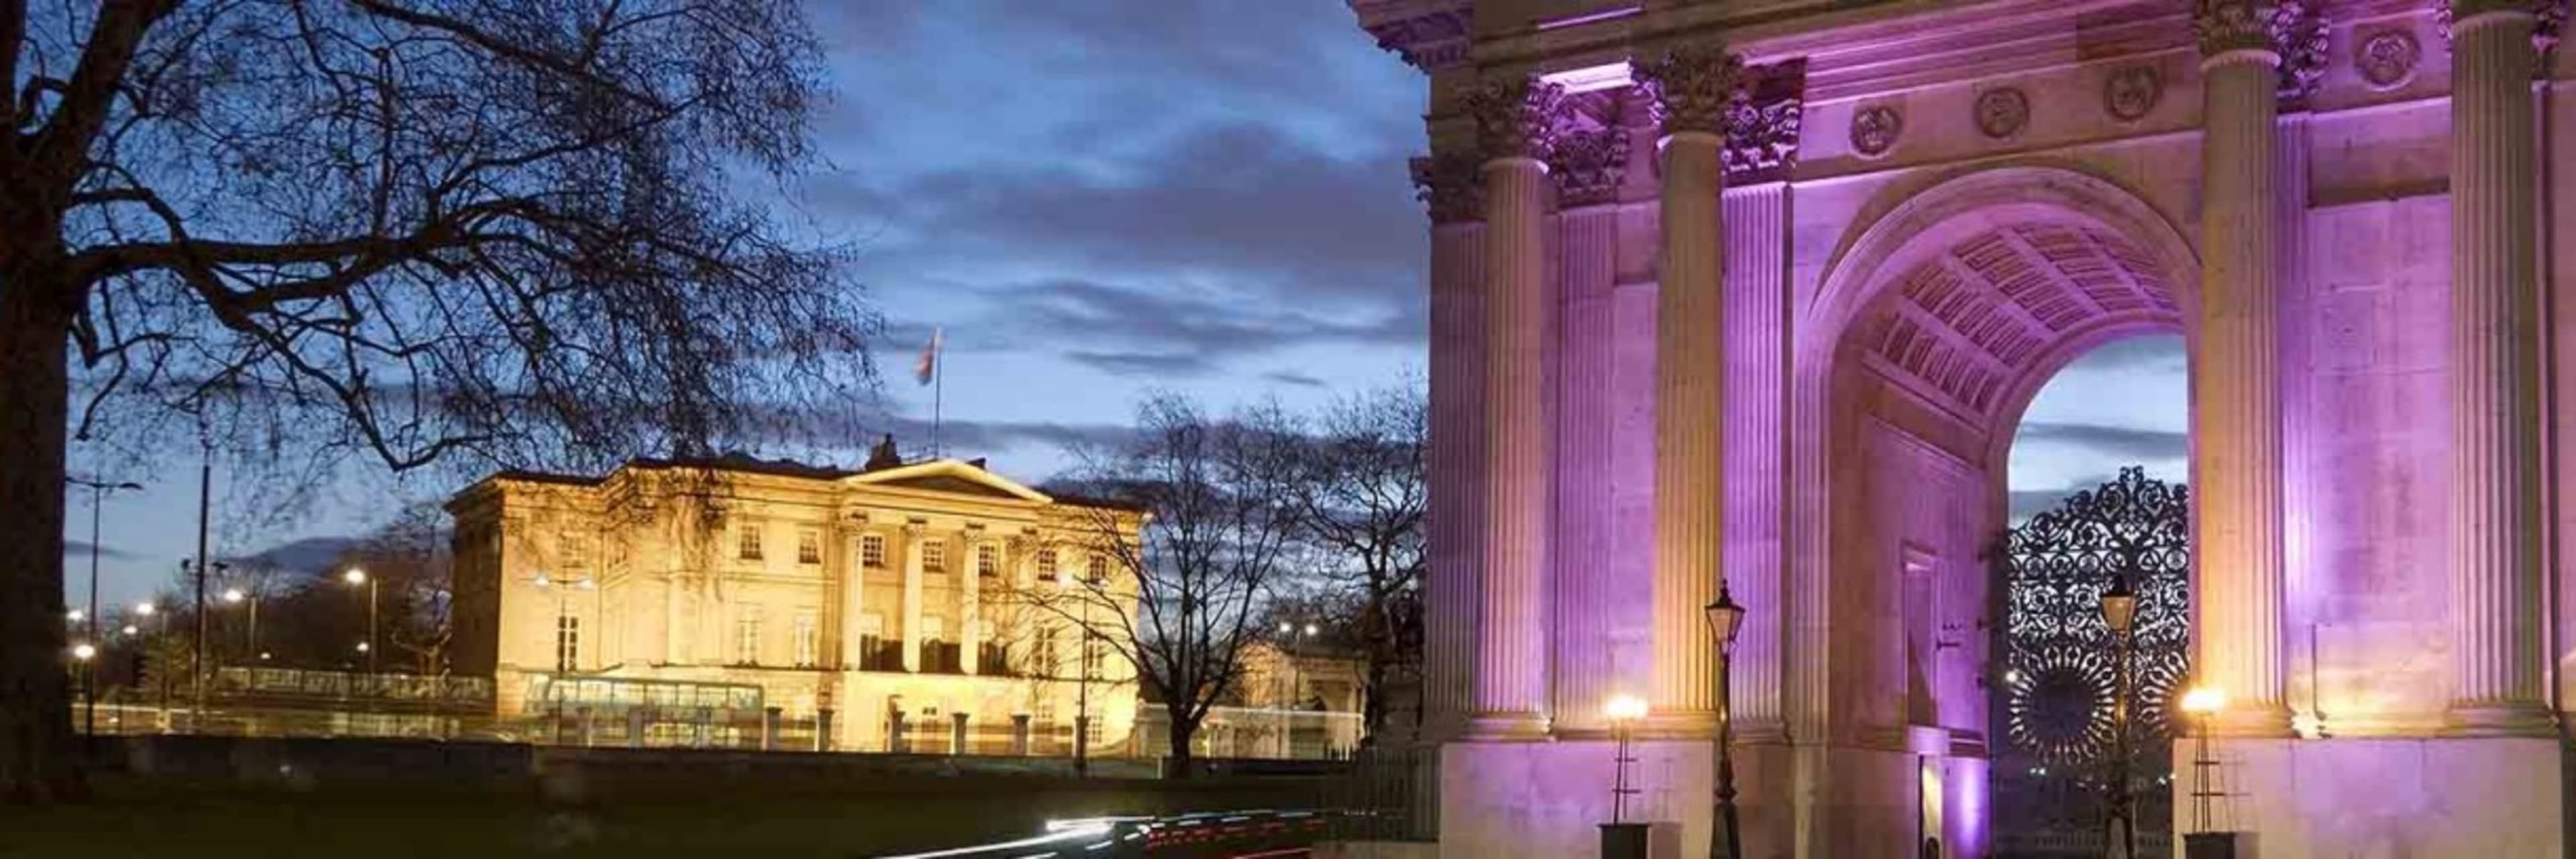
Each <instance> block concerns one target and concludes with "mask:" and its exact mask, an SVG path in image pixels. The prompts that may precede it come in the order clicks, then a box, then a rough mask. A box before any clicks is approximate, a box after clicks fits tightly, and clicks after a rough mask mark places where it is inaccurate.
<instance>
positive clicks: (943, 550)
mask: <svg viewBox="0 0 2576 859" xmlns="http://www.w3.org/2000/svg"><path fill="white" fill-rule="evenodd" d="M921 571H922V572H925V573H945V572H948V541H946V540H941V539H936V538H933V539H929V540H923V541H921Z"/></svg>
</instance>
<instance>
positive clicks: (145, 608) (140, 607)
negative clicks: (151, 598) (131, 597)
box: [134, 602, 160, 617]
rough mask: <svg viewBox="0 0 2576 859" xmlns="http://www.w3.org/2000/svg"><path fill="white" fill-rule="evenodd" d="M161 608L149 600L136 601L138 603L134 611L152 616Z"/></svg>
mask: <svg viewBox="0 0 2576 859" xmlns="http://www.w3.org/2000/svg"><path fill="white" fill-rule="evenodd" d="M159 610H160V608H159V607H158V606H155V605H153V604H151V603H148V602H147V603H136V604H135V606H134V613H135V614H139V615H142V616H144V617H151V616H152V613H153V612H155V611H159Z"/></svg>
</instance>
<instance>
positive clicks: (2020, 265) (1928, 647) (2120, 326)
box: [1783, 163, 2199, 831]
mask: <svg viewBox="0 0 2576 859" xmlns="http://www.w3.org/2000/svg"><path fill="white" fill-rule="evenodd" d="M1864 212H1865V215H1864V219H1863V220H1861V221H1859V222H1856V223H1855V224H1853V225H1852V226H1851V227H1850V228H1849V229H1848V231H1847V232H1846V234H1845V236H1844V238H1843V239H1842V240H1841V241H1840V242H1839V243H1838V244H1837V246H1836V249H1835V252H1834V253H1833V255H1832V256H1831V258H1830V259H1829V260H1828V262H1827V263H1826V265H1825V268H1824V272H1823V274H1822V276H1821V278H1820V281H1821V284H1820V288H1819V290H1818V292H1817V293H1816V295H1815V298H1814V300H1812V301H1810V302H1808V303H1806V304H1805V305H1804V306H1803V307H1802V308H1801V309H1800V311H1798V313H1797V314H1796V316H1795V318H1794V320H1793V321H1794V326H1793V331H1792V335H1791V336H1792V343H1791V357H1792V369H1791V385H1790V390H1791V392H1792V394H1791V397H1792V399H1791V403H1790V405H1791V420H1790V432H1789V438H1790V443H1791V446H1792V448H1791V466H1792V471H1791V474H1792V480H1791V483H1790V487H1791V488H1790V491H1791V497H1790V502H1791V504H1792V505H1793V506H1792V509H1793V510H1794V511H1795V518H1794V519H1793V521H1794V522H1796V523H1798V524H1797V526H1795V527H1796V528H1797V531H1796V533H1795V535H1794V543H1793V547H1792V552H1793V554H1792V558H1793V562H1792V563H1791V564H1790V567H1789V570H1788V571H1787V576H1786V578H1787V581H1784V582H1783V584H1784V586H1785V587H1784V591H1785V596H1786V599H1787V601H1788V603H1789V604H1788V606H1787V607H1786V608H1787V611H1788V614H1789V615H1790V618H1789V621H1790V628H1791V629H1792V630H1793V631H1792V632H1791V635H1792V636H1801V635H1804V636H1811V637H1808V638H1805V639H1803V640H1793V641H1792V642H1791V644H1790V647H1789V648H1788V649H1787V652H1788V654H1789V659H1791V660H1793V664H1792V665H1790V666H1789V670H1788V671H1787V672H1785V673H1786V674H1787V675H1788V676H1790V677H1793V678H1796V679H1795V680H1793V681H1791V685H1790V686H1789V688H1787V689H1784V693H1785V695H1786V697H1787V698H1788V700H1787V701H1784V704H1786V705H1787V706H1786V709H1787V711H1788V715H1789V719H1790V732H1791V734H1792V736H1798V737H1805V738H1815V739H1816V740H1820V741H1821V742H1822V743H1823V744H1825V745H1828V746H1837V747H1842V748H1843V749H1845V750H1846V751H1838V752H1836V753H1835V754H1838V755H1841V756H1843V757H1842V761H1841V763H1839V764H1837V767H1836V769H1837V770H1840V771H1857V770H1858V769H1868V768H1874V767H1890V768H1893V767H1898V766H1913V765H1916V764H1915V759H1914V758H1912V757H1909V756H1908V755H1906V754H1903V753H1902V752H1901V750H1903V749H1906V748H1909V747H1912V746H1915V745H1920V744H1923V743H1928V742H1938V739H1937V738H1938V735H1939V733H1940V731H1939V730H1937V729H1951V730H1956V731H1958V732H1962V733H1973V734H1974V735H1975V736H1978V737H1982V736H1983V735H1984V733H1985V731H1986V722H1987V719H1986V707H1987V701H1986V700H1985V696H1984V694H1983V692H1982V688H1981V686H1980V685H1978V683H1977V680H1978V679H1979V678H1978V677H1977V676H1976V674H1977V671H1978V670H1979V669H1981V668H1982V663H1983V660H1984V658H1985V654H1984V650H1985V644H1986V643H1985V641H1984V640H1983V638H1982V635H1980V634H1977V633H1974V632H1973V631H1972V630H1973V625H1972V624H1970V623H1968V621H1970V620H1973V619H1975V618H1978V617H1981V614H1982V609H1983V602H1984V599H1985V597H1986V594H1985V589H1986V584H1985V577H1984V575H1983V574H1982V573H1983V567H1982V561H1981V560H1980V554H1981V551H1982V549H1983V545H1982V544H1983V543H1984V542H1985V539H1986V538H1988V537H1990V536H1991V534H1990V533H1987V532H1991V531H1993V530H1995V529H1997V528H1999V527H2000V526H2001V525H2002V523H2003V521H2004V518H2005V507H2006V493H2005V488H2004V479H2003V478H2004V474H2003V471H2004V456H2005V453H2006V452H2007V451H2008V450H2009V448H2010V445H2011V442H2012V436H2013V434H2014V429H2015V427H2016V426H2017V425H2018V423H2019V421H2020V418H2021V415H2022V413H2023V411H2024V410H2026V409H2027V408H2028V406H2029V404H2030V401H2031V399H2032V398H2033V397H2034V396H2035V395H2036V394H2037V392H2038V390H2039V388H2040V387H2041V386H2042V385H2043V384H2045V383H2046V381H2047V380H2048V379H2049V378H2050V377H2052V376H2054V375H2055V374H2056V373H2057V371H2058V370H2059V369H2061V368H2062V367H2064V366H2065V365H2066V364H2067V363H2069V362H2071V361H2073V360H2074V359H2075V358H2077V357H2078V356H2080V355H2082V354H2083V353H2085V352H2087V351H2090V350H2091V349H2092V348H2094V347H2095V346H2098V345H2100V344H2102V343H2104V342H2107V341H2109V340H2112V339H2116V338H2118V337H2122V336H2127V335H2130V334H2135V333H2139V332H2142V331H2157V330H2162V331H2181V332H2183V333H2184V335H2185V337H2186V340H2187V341H2188V340H2189V339H2190V338H2191V325H2190V322H2189V320H2191V319H2192V318H2193V316H2194V313H2193V310H2194V304H2195V301H2196V298H2197V294H2198V274H2199V261H2198V257H2197V255H2196V253H2195V252H2194V251H2193V249H2192V245H2191V244H2190V242H2189V241H2187V240H2186V239H2185V238H2184V234H2183V233H2182V231H2181V230H2179V229H2177V228H2176V227H2175V226H2174V223H2173V221H2172V220H2171V219H2169V218H2168V217H2166V216H2165V214H2164V213H2162V212H2161V211H2159V210H2157V209H2156V208H2155V207H2154V206H2153V205H2151V204H2150V203H2148V202H2147V201H2146V200H2145V198H2144V197H2143V196H2142V195H2140V194H2138V193H2135V192H2133V191H2131V190H2129V189H2127V188H2124V187H2121V186H2120V185H2118V184H2117V183H2115V182H2113V181H2111V180H2108V179H2105V178H2103V177H2101V176H2099V175H2096V174H2094V173H2092V172H2088V171H2086V170H2084V169H2082V168H2081V167H2076V166H2070V165H2063V164H2054V163H2048V164H2039V163H2017V164H2003V165H1989V166H1982V167H1972V168H1967V169H1963V170H1958V171H1949V172H1945V173H1940V174H1935V175H1931V176H1928V177H1926V178H1924V179H1922V180H1921V181H1900V182H1898V183H1896V184H1894V185H1892V186H1891V187H1890V188H1888V189H1887V190H1886V191H1884V192H1883V193H1882V194H1881V200H1880V201H1879V202H1877V203H1875V204H1873V205H1871V206H1869V207H1867V208H1866V209H1864ZM1921 568H1928V569H1929V570H1930V571H1929V572H1923V571H1922V569H1921ZM1926 576H1928V577H1929V578H1930V581H1928V582H1920V581H1918V578H1920V577H1926ZM1927 604H1928V605H1930V606H1933V608H1926V607H1925V606H1926V605H1927ZM1918 615H1929V617H1930V619H1928V620H1926V619H1923V618H1921V617H1918ZM1918 623H1920V624H1922V625H1923V626H1924V628H1918ZM1891 635H1893V636H1898V638H1894V639H1891V638H1890V636H1891ZM1918 638H1923V639H1926V640H1925V641H1921V642H1918V641H1917V640H1916V639H1918ZM1944 648H1952V649H1951V650H1947V651H1945V650H1944ZM1927 651H1928V654H1929V655H1928V656H1927V655H1924V654H1925V653H1926V652H1927ZM1799 663H1803V664H1799ZM1925 689H1930V690H1933V691H1931V692H1924V691H1921V690H1925ZM1890 690H1900V691H1890ZM1925 695H1931V696H1933V697H1935V698H1937V699H1938V700H1937V702H1936V703H1934V704H1931V705H1927V703H1926V702H1925V701H1924V700H1922V697H1923V696H1925ZM1927 713H1929V714H1930V715H1929V716H1928V717H1927V716H1926V714H1927ZM1927 718H1928V720H1929V722H1930V724H1929V725H1925V724H1922V723H1923V722H1924V721H1926V720H1927ZM1891 727H1893V728H1895V729H1896V730H1897V732H1898V734H1899V735H1901V736H1903V737H1904V738H1905V739H1904V741H1903V742H1904V743H1905V744H1906V745H1895V746H1891V745H1890V743H1889V741H1888V740H1886V739H1884V737H1885V735H1886V729H1888V728H1891ZM1926 728H1930V729H1936V730H1930V731H1927V730H1925V729H1926ZM1927 734H1929V735H1931V736H1932V739H1927V737H1926V735H1927ZM1961 738H1962V737H1961V736H1960V735H1957V734H1954V735H1952V737H1951V739H1952V740H1953V741H1955V740H1957V739H1961ZM1944 748H1948V746H1944ZM1890 749H1896V750H1899V751H1890ZM1982 767H1983V764H1982V762H1981V761H1978V762H1975V763H1974V764H1973V765H1970V766H1966V767H1963V768H1962V771H1961V772H1952V773H1949V774H1947V775H1944V776H1943V777H1944V778H1951V779H1955V780H1956V781H1955V783H1953V784H1952V785H1951V787H1950V789H1948V790H1945V791H1944V793H1945V794H1949V795H1950V799H1949V800H1947V801H1950V802H1953V803H1955V804H1957V805H1958V806H1959V809H1960V810H1959V811H1958V812H1956V813H1958V814H1962V815H1975V816H1982V815H1983V814H1985V813H1987V809H1986V803H1985V801H1984V799H1983V791H1984V787H1983V777H1984V776H1983V769H1982ZM1855 768H1857V769H1855ZM1967 770H1973V771H1974V772H1973V775H1972V776H1971V775H1963V774H1961V773H1962V772H1965V771H1967ZM1915 775H1916V774H1914V773H1899V772H1894V771H1891V772H1887V773H1883V774H1880V776H1879V777H1878V778H1877V779H1867V778H1865V779H1864V781H1865V782H1871V781H1874V782H1875V783H1880V784H1889V783H1895V784H1902V783H1906V782H1907V781H1911V780H1912V777H1913V776H1915ZM1897 779H1903V780H1897ZM1811 788H1813V789H1817V791H1818V793H1817V795H1818V796H1821V797H1825V798H1826V799H1825V801H1827V802H1833V801H1835V800H1833V799H1832V798H1831V797H1833V796H1834V795H1835V791H1834V789H1833V788H1831V787H1830V786H1826V785H1813V786H1811ZM1971 809H1973V811H1971ZM1850 812H1851V813H1857V814H1862V815H1868V814H1871V813H1875V812H1872V811H1868V810H1862V809H1852V810H1850ZM1834 816H1836V817H1841V816H1842V814H1840V813H1837V814H1836V815H1834ZM1945 816H1947V815H1945ZM1887 823H1889V824H1890V825H1892V826H1897V827H1899V829H1898V831H1904V830H1905V829H1906V828H1910V827H1907V826H1906V825H1905V824H1904V822H1902V821H1887Z"/></svg>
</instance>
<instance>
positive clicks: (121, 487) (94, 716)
mask: <svg viewBox="0 0 2576 859" xmlns="http://www.w3.org/2000/svg"><path fill="white" fill-rule="evenodd" d="M64 480H65V481H66V482H68V483H70V484H71V485H73V486H84V487H88V488H89V610H88V611H87V612H78V611H75V612H72V622H74V623H79V622H81V621H82V620H87V621H88V622H89V628H88V632H87V635H88V638H89V640H91V641H97V640H98V540H99V533H98V530H99V529H98V525H99V517H100V516H102V515H103V513H102V511H104V510H106V509H107V494H108V493H110V492H120V491H128V490H131V491H138V492H139V491H141V490H142V489H143V484H140V483H108V482H106V481H101V480H91V479H88V478H85V477H69V478H65V479H64ZM81 722H82V723H83V724H84V725H85V726H86V727H84V728H83V730H85V731H87V732H89V733H91V734H97V733H98V669H96V668H95V667H92V668H88V669H86V670H83V671H82V672H81Z"/></svg>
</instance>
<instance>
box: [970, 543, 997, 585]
mask: <svg viewBox="0 0 2576 859" xmlns="http://www.w3.org/2000/svg"><path fill="white" fill-rule="evenodd" d="M1001 574H1002V550H1000V549H997V548H994V547H993V546H992V545H990V544H986V545H982V546H977V547H975V575H977V576H979V577H982V578H987V579H989V578H992V577H994V576H998V575H1001Z"/></svg>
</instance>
